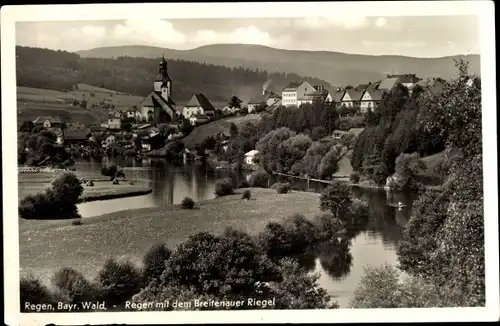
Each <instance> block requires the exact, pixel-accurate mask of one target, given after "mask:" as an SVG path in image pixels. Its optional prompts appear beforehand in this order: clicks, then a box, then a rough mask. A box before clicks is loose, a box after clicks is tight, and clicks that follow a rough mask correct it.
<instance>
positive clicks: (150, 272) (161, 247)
mask: <svg viewBox="0 0 500 326" xmlns="http://www.w3.org/2000/svg"><path fill="white" fill-rule="evenodd" d="M171 255H172V251H171V250H170V249H169V248H168V247H167V246H166V245H165V244H163V243H159V244H156V245H154V246H152V247H151V248H150V249H149V250H148V252H147V253H146V255H144V258H143V264H144V269H143V276H144V281H145V283H146V284H149V283H150V282H151V281H152V280H153V279H157V280H159V279H160V276H161V274H163V272H164V271H165V269H166V262H167V260H168V259H169V258H170V256H171Z"/></svg>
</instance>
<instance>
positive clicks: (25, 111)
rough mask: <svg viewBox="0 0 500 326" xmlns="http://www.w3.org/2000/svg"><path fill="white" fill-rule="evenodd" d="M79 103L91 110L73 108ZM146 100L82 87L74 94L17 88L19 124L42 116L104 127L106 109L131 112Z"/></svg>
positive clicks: (78, 107)
mask: <svg viewBox="0 0 500 326" xmlns="http://www.w3.org/2000/svg"><path fill="white" fill-rule="evenodd" d="M75 100H77V101H79V102H82V101H83V100H85V101H86V102H87V108H82V107H80V106H72V104H73V102H74V101H75ZM142 100H143V97H142V96H136V95H130V94H124V93H119V92H116V91H113V90H107V89H104V88H99V87H94V86H91V85H86V84H78V85H77V88H76V89H75V90H73V91H71V92H61V91H57V90H50V89H40V88H30V87H20V86H19V87H17V110H18V121H19V122H20V123H21V122H22V121H25V120H34V119H36V117H38V116H60V117H61V118H62V119H64V121H66V122H77V121H78V122H82V123H84V124H100V123H101V122H102V121H103V120H104V119H106V118H107V117H108V113H109V110H108V109H105V108H104V107H103V106H104V105H105V104H109V105H113V106H114V107H115V108H116V109H128V108H132V107H133V106H134V105H137V106H138V105H139V104H140V102H141V101H142Z"/></svg>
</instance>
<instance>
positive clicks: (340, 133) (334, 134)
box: [332, 130, 349, 139]
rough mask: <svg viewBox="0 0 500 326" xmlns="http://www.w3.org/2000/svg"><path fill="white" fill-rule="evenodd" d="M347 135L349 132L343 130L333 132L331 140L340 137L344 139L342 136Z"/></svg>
mask: <svg viewBox="0 0 500 326" xmlns="http://www.w3.org/2000/svg"><path fill="white" fill-rule="evenodd" d="M348 133H349V132H347V131H343V130H335V131H334V132H333V135H332V138H333V139H342V137H344V135H347V134H348Z"/></svg>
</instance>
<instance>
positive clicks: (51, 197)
mask: <svg viewBox="0 0 500 326" xmlns="http://www.w3.org/2000/svg"><path fill="white" fill-rule="evenodd" d="M82 193H83V187H82V183H81V181H80V180H79V179H78V178H77V177H76V176H75V175H74V174H72V173H64V174H63V175H61V176H60V177H59V178H57V179H56V180H54V181H53V183H52V188H49V189H46V190H45V193H38V194H36V195H28V196H26V197H25V198H23V199H22V200H21V202H20V204H19V210H18V211H19V216H20V217H21V218H23V219H64V218H74V217H78V216H79V215H78V209H77V207H76V204H77V203H78V198H79V197H80V196H81V194H82Z"/></svg>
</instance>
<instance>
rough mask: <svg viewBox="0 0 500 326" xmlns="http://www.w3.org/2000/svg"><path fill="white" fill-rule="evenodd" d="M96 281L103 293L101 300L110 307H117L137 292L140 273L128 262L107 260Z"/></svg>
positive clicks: (139, 284)
mask: <svg viewBox="0 0 500 326" xmlns="http://www.w3.org/2000/svg"><path fill="white" fill-rule="evenodd" d="M97 280H98V282H99V285H100V286H101V288H102V291H103V293H102V295H103V300H104V301H106V303H107V304H110V305H119V304H122V303H123V302H125V301H126V300H128V299H130V298H131V297H132V296H133V295H134V294H136V293H138V292H139V290H140V286H141V273H140V272H139V270H138V269H137V268H136V267H135V266H134V265H133V264H132V263H131V262H129V261H125V262H117V261H115V260H113V259H108V260H106V263H105V264H104V266H103V268H102V269H101V271H100V272H99V275H98V276H97Z"/></svg>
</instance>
